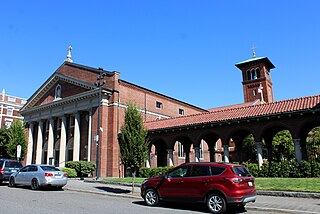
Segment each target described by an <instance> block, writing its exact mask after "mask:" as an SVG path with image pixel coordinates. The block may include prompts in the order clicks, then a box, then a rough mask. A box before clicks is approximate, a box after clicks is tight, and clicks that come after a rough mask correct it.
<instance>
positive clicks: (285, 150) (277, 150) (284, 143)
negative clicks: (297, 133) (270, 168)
mask: <svg viewBox="0 0 320 214" xmlns="http://www.w3.org/2000/svg"><path fill="white" fill-rule="evenodd" d="M272 153H273V155H272V159H273V160H275V161H283V160H293V159H295V152H294V143H293V140H292V137H291V134H290V132H289V131H288V130H282V131H280V132H278V133H277V134H276V135H275V136H274V138H273V140H272Z"/></svg>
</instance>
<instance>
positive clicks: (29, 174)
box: [9, 164, 68, 190]
mask: <svg viewBox="0 0 320 214" xmlns="http://www.w3.org/2000/svg"><path fill="white" fill-rule="evenodd" d="M67 182H68V176H67V173H65V172H62V171H60V170H59V169H58V168H56V167H54V166H51V165H44V164H32V165H27V166H25V167H23V168H21V169H20V170H19V171H18V172H15V173H13V174H11V175H10V178H9V187H14V186H16V185H24V186H31V189H32V190H37V189H39V188H40V187H45V186H46V187H51V186H52V187H56V188H57V189H59V190H61V189H62V187H63V186H65V185H66V184H67Z"/></svg>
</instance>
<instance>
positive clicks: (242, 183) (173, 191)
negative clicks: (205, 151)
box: [141, 162, 257, 213]
mask: <svg viewBox="0 0 320 214" xmlns="http://www.w3.org/2000/svg"><path fill="white" fill-rule="evenodd" d="M141 196H142V198H144V200H145V202H146V203H147V204H148V205H149V206H156V205H157V204H158V203H159V201H161V200H163V201H182V202H202V203H205V204H206V205H207V207H208V208H209V210H210V212H212V213H224V212H225V211H226V210H227V205H231V204H233V205H240V206H244V205H245V204H246V203H248V202H255V200H256V197H257V194H256V189H255V186H254V178H253V177H252V176H251V174H250V173H249V171H248V170H247V169H246V168H245V167H244V166H242V165H238V164H229V163H214V162H209V163H204V162H196V163H185V164H182V165H180V166H177V167H175V168H174V169H172V170H170V171H168V172H167V173H165V174H163V175H160V176H157V177H153V178H149V179H146V180H144V181H143V183H142V185H141Z"/></svg>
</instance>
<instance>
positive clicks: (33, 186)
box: [31, 178, 39, 190]
mask: <svg viewBox="0 0 320 214" xmlns="http://www.w3.org/2000/svg"><path fill="white" fill-rule="evenodd" d="M31 189H32V190H38V189H39V183H38V180H37V179H36V178H34V179H32V181H31Z"/></svg>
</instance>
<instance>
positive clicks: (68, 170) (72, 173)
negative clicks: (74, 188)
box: [61, 167, 77, 178]
mask: <svg viewBox="0 0 320 214" xmlns="http://www.w3.org/2000/svg"><path fill="white" fill-rule="evenodd" d="M61 171H62V172H66V173H67V175H68V178H75V177H76V176H77V172H76V170H75V169H72V168H67V167H64V168H62V170H61Z"/></svg>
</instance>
